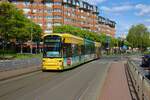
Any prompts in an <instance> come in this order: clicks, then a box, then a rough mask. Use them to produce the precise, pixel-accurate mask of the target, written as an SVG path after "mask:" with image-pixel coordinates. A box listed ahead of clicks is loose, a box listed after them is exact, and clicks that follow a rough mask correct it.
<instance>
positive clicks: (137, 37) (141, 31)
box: [127, 24, 150, 50]
mask: <svg viewBox="0 0 150 100" xmlns="http://www.w3.org/2000/svg"><path fill="white" fill-rule="evenodd" d="M149 36H150V33H149V31H148V28H147V27H146V26H145V25H143V24H138V25H133V26H132V27H131V28H130V29H129V32H128V35H127V41H128V42H129V43H130V44H131V46H132V47H133V48H140V49H141V50H143V49H145V48H146V47H148V46H149V40H150V39H149Z"/></svg>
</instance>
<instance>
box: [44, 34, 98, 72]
mask: <svg viewBox="0 0 150 100" xmlns="http://www.w3.org/2000/svg"><path fill="white" fill-rule="evenodd" d="M43 39H44V45H43V65H42V70H43V71H44V70H64V69H69V68H72V67H75V66H77V65H79V64H82V63H85V62H88V61H90V60H93V59H98V58H99V57H100V46H101V44H100V43H98V42H94V41H91V40H87V39H83V38H80V37H77V36H74V35H71V34H66V33H65V34H54V33H53V34H49V35H45V36H44V38H43Z"/></svg>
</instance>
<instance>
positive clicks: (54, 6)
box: [52, 5, 62, 9]
mask: <svg viewBox="0 0 150 100" xmlns="http://www.w3.org/2000/svg"><path fill="white" fill-rule="evenodd" d="M52 8H53V9H62V6H61V5H53V6H52Z"/></svg>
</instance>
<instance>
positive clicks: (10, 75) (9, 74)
mask: <svg viewBox="0 0 150 100" xmlns="http://www.w3.org/2000/svg"><path fill="white" fill-rule="evenodd" d="M39 70H41V66H31V67H27V68H20V69H14V70H10V71H3V72H0V81H2V80H6V79H9V78H13V77H16V76H20V75H24V74H28V73H32V72H35V71H39Z"/></svg>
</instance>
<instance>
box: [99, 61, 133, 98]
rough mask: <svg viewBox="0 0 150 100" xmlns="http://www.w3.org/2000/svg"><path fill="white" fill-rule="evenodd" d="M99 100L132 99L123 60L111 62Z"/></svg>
mask: <svg viewBox="0 0 150 100" xmlns="http://www.w3.org/2000/svg"><path fill="white" fill-rule="evenodd" d="M100 100H132V98H131V94H130V90H129V86H128V82H127V76H126V71H125V65H124V62H113V63H111V66H110V69H109V71H108V74H107V77H106V80H105V83H104V86H103V88H102V91H101V95H100Z"/></svg>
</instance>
